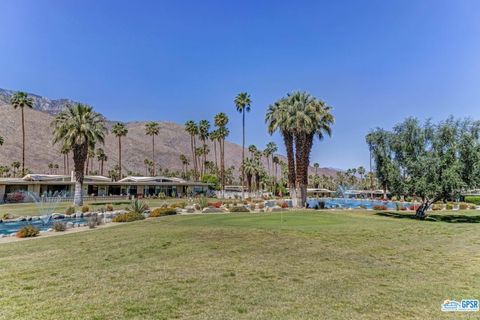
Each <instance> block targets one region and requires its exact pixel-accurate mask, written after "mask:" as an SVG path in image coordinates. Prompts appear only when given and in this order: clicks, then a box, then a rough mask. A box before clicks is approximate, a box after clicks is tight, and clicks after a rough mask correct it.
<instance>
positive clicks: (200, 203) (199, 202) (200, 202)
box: [198, 197, 208, 209]
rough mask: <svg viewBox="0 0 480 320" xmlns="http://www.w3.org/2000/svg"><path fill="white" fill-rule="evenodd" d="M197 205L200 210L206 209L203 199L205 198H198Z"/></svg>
mask: <svg viewBox="0 0 480 320" xmlns="http://www.w3.org/2000/svg"><path fill="white" fill-rule="evenodd" d="M198 205H199V206H200V209H203V208H206V207H208V201H207V198H205V197H200V198H198Z"/></svg>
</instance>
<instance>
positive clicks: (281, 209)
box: [268, 206, 287, 212]
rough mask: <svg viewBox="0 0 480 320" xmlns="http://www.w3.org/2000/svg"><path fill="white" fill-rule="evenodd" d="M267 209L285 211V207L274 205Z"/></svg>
mask: <svg viewBox="0 0 480 320" xmlns="http://www.w3.org/2000/svg"><path fill="white" fill-rule="evenodd" d="M268 211H269V212H279V211H287V209H285V208H282V207H279V206H275V207H272V208H269V209H268Z"/></svg>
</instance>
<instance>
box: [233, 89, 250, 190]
mask: <svg viewBox="0 0 480 320" xmlns="http://www.w3.org/2000/svg"><path fill="white" fill-rule="evenodd" d="M234 103H235V107H236V109H237V111H238V112H239V113H241V114H242V199H245V194H244V189H245V165H244V162H245V113H246V112H250V105H251V104H252V100H251V98H250V95H249V94H248V93H246V92H240V93H239V94H238V95H237V96H236V97H235V100H234Z"/></svg>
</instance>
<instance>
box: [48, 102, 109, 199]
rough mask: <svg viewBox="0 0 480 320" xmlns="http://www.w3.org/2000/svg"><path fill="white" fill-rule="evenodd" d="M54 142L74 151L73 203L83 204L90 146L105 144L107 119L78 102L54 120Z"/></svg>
mask: <svg viewBox="0 0 480 320" xmlns="http://www.w3.org/2000/svg"><path fill="white" fill-rule="evenodd" d="M52 126H53V127H54V130H53V143H54V144H56V143H62V146H66V147H67V148H68V149H71V150H72V151H73V162H74V167H75V196H74V199H73V204H74V205H76V206H81V205H83V179H84V172H85V171H84V169H85V168H84V167H85V160H86V159H87V154H88V148H89V147H92V146H94V145H95V144H96V143H101V144H103V143H104V141H105V135H106V133H107V128H106V127H105V119H104V117H103V116H102V115H100V114H99V113H97V112H95V111H93V109H92V107H89V106H86V105H83V104H76V105H74V106H73V107H69V108H68V109H66V110H64V111H62V112H61V113H60V114H58V115H57V116H56V117H55V119H54V120H53V122H52Z"/></svg>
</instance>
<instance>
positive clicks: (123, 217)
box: [112, 211, 145, 222]
mask: <svg viewBox="0 0 480 320" xmlns="http://www.w3.org/2000/svg"><path fill="white" fill-rule="evenodd" d="M143 219H145V217H144V216H143V214H141V213H138V212H133V211H131V212H128V213H122V214H119V215H118V216H116V217H115V218H113V219H112V221H113V222H132V221H137V220H143Z"/></svg>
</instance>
